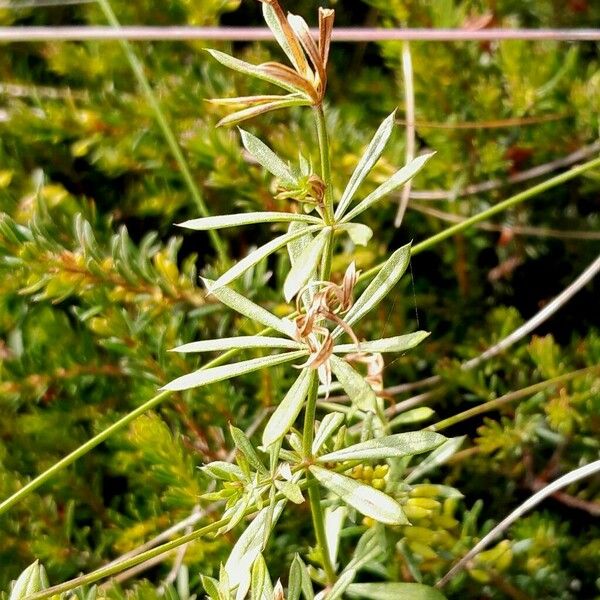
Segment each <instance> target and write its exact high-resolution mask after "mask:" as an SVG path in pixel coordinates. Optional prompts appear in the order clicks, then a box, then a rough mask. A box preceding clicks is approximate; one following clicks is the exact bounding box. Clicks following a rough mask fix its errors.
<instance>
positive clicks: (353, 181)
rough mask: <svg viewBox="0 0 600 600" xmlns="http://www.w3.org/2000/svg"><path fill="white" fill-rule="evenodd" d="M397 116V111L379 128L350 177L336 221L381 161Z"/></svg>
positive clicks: (338, 208) (336, 213)
mask: <svg viewBox="0 0 600 600" xmlns="http://www.w3.org/2000/svg"><path fill="white" fill-rule="evenodd" d="M395 116H396V111H394V112H393V113H392V114H391V115H390V116H389V117H387V119H385V121H383V123H382V124H381V125H380V126H379V129H378V130H377V131H376V133H375V135H374V136H373V139H372V140H371V142H370V143H369V146H368V148H367V149H366V150H365V153H364V154H363V155H362V158H361V159H360V161H359V162H358V164H357V165H356V169H354V173H352V177H350V181H348V185H347V186H346V189H345V190H344V193H343V194H342V197H341V198H340V202H339V204H338V206H337V209H336V211H335V218H336V220H340V219H341V218H342V217H343V216H344V213H345V212H346V209H347V208H348V206H350V202H352V198H353V197H354V194H355V193H356V191H357V190H358V188H359V187H360V184H361V183H362V182H363V181H364V179H365V177H366V176H367V175H368V174H369V173H370V172H371V169H372V168H373V167H374V166H375V163H376V162H377V161H378V160H379V158H380V156H381V155H382V154H383V151H384V149H385V146H386V144H387V142H388V140H389V139H390V135H391V134H392V130H393V128H394V118H395Z"/></svg>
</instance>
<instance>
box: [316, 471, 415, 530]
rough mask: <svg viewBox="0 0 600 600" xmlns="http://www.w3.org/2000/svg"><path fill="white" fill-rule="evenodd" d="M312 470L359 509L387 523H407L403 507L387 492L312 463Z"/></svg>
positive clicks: (324, 484) (334, 491) (341, 496)
mask: <svg viewBox="0 0 600 600" xmlns="http://www.w3.org/2000/svg"><path fill="white" fill-rule="evenodd" d="M309 470H310V472H311V473H312V474H313V475H314V476H315V477H316V478H317V480H318V481H319V483H320V484H321V485H322V486H323V487H325V488H327V489H328V490H329V491H331V492H333V493H334V494H335V495H336V496H339V497H340V498H341V499H342V500H343V501H344V502H345V503H346V504H349V505H350V506H352V507H353V508H355V509H356V510H357V511H359V512H360V513H362V514H363V515H366V516H367V517H371V518H372V519H375V520H376V521H379V522H380V523H385V524H386V525H406V524H408V519H407V518H406V515H405V514H404V511H403V510H402V507H401V506H400V505H399V504H398V502H396V500H394V499H393V498H390V496H388V495H387V494H384V493H383V492H380V491H379V490H376V489H375V488H372V487H371V486H369V485H365V484H364V483H359V482H358V481H356V480H355V479H351V478H350V477H346V476H345V475H340V474H339V473H334V472H333V471H328V470H327V469H323V468H322V467H318V466H316V465H312V466H310V467H309Z"/></svg>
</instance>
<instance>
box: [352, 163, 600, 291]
mask: <svg viewBox="0 0 600 600" xmlns="http://www.w3.org/2000/svg"><path fill="white" fill-rule="evenodd" d="M594 167H600V158H595V159H594V160H590V161H588V162H586V163H583V164H582V165H579V166H578V167H573V168H572V169H569V170H568V171H565V172H564V173H561V174H560V175H557V176H556V177H551V178H550V179H548V180H547V181H543V182H542V183H539V184H538V185H534V186H533V187H531V188H529V189H527V190H524V191H523V192H519V193H518V194H515V195H514V196H511V197H510V198H508V199H507V200H504V201H503V202H500V203H498V204H496V205H495V206H492V207H491V208H488V209H487V210H484V211H483V212H480V213H479V214H477V215H475V216H473V217H471V218H469V219H465V220H464V221H461V222H460V223H457V224H456V225H452V227H448V228H447V229H444V231H440V233H438V234H436V235H432V236H431V237H429V238H427V239H426V240H423V241H422V242H420V243H419V244H417V245H416V246H413V247H412V249H411V255H412V256H414V255H415V254H419V253H420V252H423V251H424V250H429V248H431V247H432V246H435V245H436V244H437V243H439V242H442V241H444V240H446V239H448V238H449V237H452V236H453V235H455V234H457V233H459V232H461V231H464V230H465V229H468V228H469V227H471V226H472V225H476V224H477V223H480V222H481V221H485V220H486V219H489V218H490V217H492V216H494V215H496V214H498V213H501V212H503V211H505V210H507V209H509V208H512V207H513V206H516V205H517V204H520V203H521V202H524V201H525V200H529V199H530V198H533V197H534V196H538V195H539V194H541V193H542V192H545V191H546V190H549V189H551V188H553V187H556V186H557V185H560V184H562V183H565V182H566V181H569V180H570V179H574V178H575V177H578V176H579V175H582V174H583V173H585V172H586V171H589V170H590V169H593V168H594ZM383 265H384V263H381V264H379V265H376V266H375V267H373V268H372V269H369V270H368V271H365V272H364V273H363V274H362V275H361V276H360V278H359V281H365V280H366V279H370V278H371V277H374V276H375V275H376V274H377V273H379V271H380V270H381V268H382V267H383Z"/></svg>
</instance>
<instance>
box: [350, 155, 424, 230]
mask: <svg viewBox="0 0 600 600" xmlns="http://www.w3.org/2000/svg"><path fill="white" fill-rule="evenodd" d="M433 154H434V153H433V152H432V153H431V154H422V155H421V156H417V158H415V159H414V160H411V161H410V162H409V163H408V164H407V165H406V166H404V167H402V168H401V169H400V170H399V171H397V172H396V173H395V174H394V175H392V176H391V177H390V178H389V179H388V180H387V181H386V182H385V183H383V184H382V185H380V186H379V187H378V188H377V189H376V190H375V191H374V192H372V193H371V194H369V195H368V196H367V197H366V198H365V199H364V200H363V201H362V202H360V203H359V204H357V205H356V206H355V207H354V208H353V209H352V210H351V211H350V212H349V213H348V214H347V215H346V216H345V217H344V218H343V219H342V223H348V222H349V221H352V220H353V219H354V218H356V217H357V216H358V215H360V213H362V212H364V211H365V210H367V209H368V208H369V207H371V206H372V205H373V204H375V203H376V202H379V200H381V199H382V198H385V197H386V196H387V195H388V194H391V193H392V192H394V191H396V190H397V189H398V188H399V187H401V186H403V185H404V184H405V183H406V182H407V181H408V180H409V179H412V178H413V177H414V176H415V175H416V174H417V173H418V172H419V171H420V170H421V169H422V168H423V166H424V165H425V163H426V162H427V161H428V160H429V159H430V158H431V157H432V156H433Z"/></svg>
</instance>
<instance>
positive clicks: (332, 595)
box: [327, 569, 356, 600]
mask: <svg viewBox="0 0 600 600" xmlns="http://www.w3.org/2000/svg"><path fill="white" fill-rule="evenodd" d="M355 577H356V569H346V570H345V571H344V572H343V573H342V574H341V575H340V576H339V577H338V578H337V580H336V582H335V583H334V584H333V586H332V588H331V591H330V592H329V593H328V594H327V600H339V598H341V597H342V596H343V595H344V592H345V591H346V590H347V589H348V587H349V586H350V584H351V583H352V582H353V581H354V578H355Z"/></svg>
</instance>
